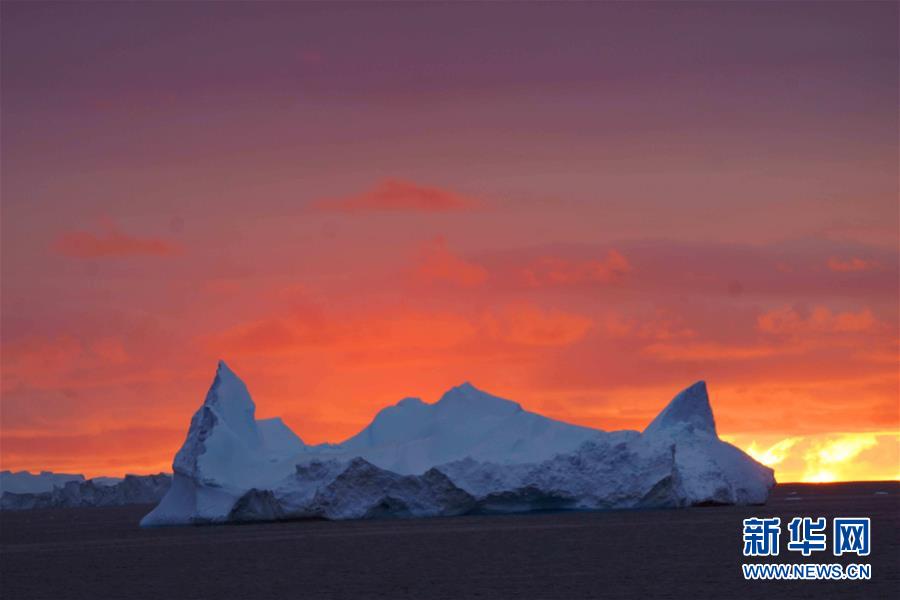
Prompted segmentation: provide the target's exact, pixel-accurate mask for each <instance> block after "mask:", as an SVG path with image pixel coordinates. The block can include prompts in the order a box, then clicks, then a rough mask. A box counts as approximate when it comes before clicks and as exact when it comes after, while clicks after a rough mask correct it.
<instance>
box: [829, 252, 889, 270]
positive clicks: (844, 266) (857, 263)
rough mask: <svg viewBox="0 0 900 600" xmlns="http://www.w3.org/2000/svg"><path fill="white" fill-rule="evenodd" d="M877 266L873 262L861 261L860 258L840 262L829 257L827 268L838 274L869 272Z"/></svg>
mask: <svg viewBox="0 0 900 600" xmlns="http://www.w3.org/2000/svg"><path fill="white" fill-rule="evenodd" d="M876 266H878V265H877V264H876V263H875V261H871V260H863V259H862V258H856V257H854V258H849V259H847V260H841V259H839V258H835V257H833V256H832V257H831V258H829V259H828V268H829V269H831V270H832V271H836V272H838V273H849V272H853V271H870V270H872V269H874V268H875V267H876Z"/></svg>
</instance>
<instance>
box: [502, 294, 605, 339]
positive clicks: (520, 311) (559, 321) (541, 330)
mask: <svg viewBox="0 0 900 600" xmlns="http://www.w3.org/2000/svg"><path fill="white" fill-rule="evenodd" d="M593 324H594V322H593V321H592V320H591V319H590V318H588V317H586V316H583V315H578V314H573V313H568V312H563V311H559V310H542V309H540V308H538V307H536V306H531V305H526V304H522V305H513V306H508V307H506V308H504V309H503V310H501V311H498V312H493V313H489V314H488V315H486V316H485V325H486V329H487V331H488V332H489V333H490V335H491V337H494V338H496V339H500V340H503V341H507V342H511V343H514V344H523V345H526V346H566V345H569V344H572V343H574V342H576V341H578V340H580V339H581V338H583V337H584V336H585V334H586V333H587V332H588V330H589V329H590V328H591V327H592V326H593Z"/></svg>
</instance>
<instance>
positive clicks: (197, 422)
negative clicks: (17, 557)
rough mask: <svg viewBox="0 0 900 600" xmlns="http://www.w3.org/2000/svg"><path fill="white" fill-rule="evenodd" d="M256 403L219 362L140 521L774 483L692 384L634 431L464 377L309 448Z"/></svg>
mask: <svg viewBox="0 0 900 600" xmlns="http://www.w3.org/2000/svg"><path fill="white" fill-rule="evenodd" d="M255 411H256V407H255V405H254V403H253V400H252V398H251V397H250V393H249V392H248V390H247V387H246V385H244V382H243V381H241V379H240V378H239V377H238V376H237V375H236V374H235V373H234V372H232V371H231V370H230V369H229V368H228V366H227V365H226V364H225V363H224V362H221V361H220V362H219V366H218V369H217V371H216V375H215V378H214V380H213V383H212V386H211V387H210V389H209V392H208V393H207V395H206V398H205V400H204V402H203V404H202V405H201V406H200V408H199V409H198V410H197V412H196V413H195V414H194V416H193V418H192V419H191V424H190V428H189V430H188V434H187V439H186V440H185V442H184V445H183V446H182V447H181V449H180V450H179V451H178V453H177V454H176V455H175V459H174V462H173V465H172V468H173V471H174V475H173V480H172V485H171V488H170V489H169V490H168V492H167V493H166V494H165V496H164V497H163V499H162V501H161V502H160V503H159V504H158V505H157V507H156V508H154V509H153V510H152V511H151V512H150V513H149V514H148V515H146V516H145V517H144V519H143V520H142V521H141V525H143V526H158V525H183V524H203V523H224V522H245V521H261V520H281V519H299V518H326V519H357V518H373V517H425V516H439V515H443V516H449V515H460V514H469V513H495V512H501V513H502V512H527V511H533V510H543V509H610V508H643V507H684V506H691V505H698V504H762V503H765V501H766V499H767V498H768V494H769V491H770V489H771V488H772V486H773V485H774V484H775V478H774V472H773V471H772V469H770V468H768V467H766V466H763V465H761V464H759V463H758V462H756V461H755V460H753V459H752V458H751V457H750V456H748V455H747V454H745V453H744V452H742V451H741V450H739V449H738V448H736V447H734V446H732V445H730V444H728V443H726V442H723V441H721V440H720V439H719V437H718V435H717V433H716V425H715V420H714V418H713V413H712V409H711V407H710V404H709V397H708V395H707V390H706V384H705V383H704V382H702V381H700V382H697V383H695V384H693V385H692V386H690V387H688V388H687V389H685V390H683V391H682V392H680V393H679V394H678V395H676V396H675V398H674V399H673V400H672V401H671V402H670V403H669V404H668V405H667V406H666V407H665V408H664V409H663V411H662V412H661V413H660V414H659V415H658V416H657V417H656V418H655V419H654V420H653V421H652V422H651V423H650V424H649V425H648V426H647V428H646V429H645V430H644V431H643V432H637V431H614V432H605V431H601V430H598V429H591V428H587V427H581V426H577V425H571V424H568V423H563V422H561V421H556V420H554V419H550V418H548V417H544V416H542V415H539V414H536V413H532V412H529V411H526V410H524V409H523V408H522V407H521V406H520V405H519V404H517V403H515V402H512V401H510V400H505V399H503V398H498V397H496V396H492V395H491V394H488V393H486V392H483V391H481V390H479V389H477V388H475V387H474V386H472V385H471V384H468V383H465V384H463V385H460V386H458V387H455V388H452V389H451V390H449V391H448V392H446V393H445V394H444V395H443V396H442V397H441V399H440V400H439V401H438V402H436V403H434V404H427V403H425V402H422V401H421V400H419V399H417V398H407V399H404V400H401V401H400V402H398V403H397V404H395V405H393V406H389V407H387V408H384V409H383V410H381V411H380V412H379V413H378V414H377V415H376V417H375V419H374V420H373V421H372V423H370V424H369V425H368V426H367V427H366V428H365V429H363V430H362V431H361V432H359V433H358V434H357V435H355V436H353V437H351V438H350V439H348V440H346V441H344V442H343V443H341V444H323V445H318V446H309V445H306V444H304V443H303V441H302V440H301V439H300V438H299V437H297V436H296V435H295V434H294V433H293V432H292V431H291V430H290V429H289V428H288V427H287V426H286V425H285V424H284V423H283V422H282V421H281V419H265V420H257V419H256V418H255Z"/></svg>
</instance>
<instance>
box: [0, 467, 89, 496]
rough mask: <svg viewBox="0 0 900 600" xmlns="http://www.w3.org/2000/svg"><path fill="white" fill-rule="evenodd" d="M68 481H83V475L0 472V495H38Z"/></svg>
mask: <svg viewBox="0 0 900 600" xmlns="http://www.w3.org/2000/svg"><path fill="white" fill-rule="evenodd" d="M69 481H84V475H81V474H74V473H52V472H50V471H41V472H40V473H37V474H34V473H29V472H28V471H16V472H12V471H0V494H3V493H6V492H9V493H11V494H40V493H43V492H51V491H53V488H55V487H61V486H63V485H65V484H66V483H67V482H69Z"/></svg>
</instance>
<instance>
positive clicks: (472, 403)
mask: <svg viewBox="0 0 900 600" xmlns="http://www.w3.org/2000/svg"><path fill="white" fill-rule="evenodd" d="M436 406H437V407H438V408H439V409H440V408H443V409H463V410H466V411H471V412H474V413H505V412H517V411H521V410H522V406H521V405H520V404H519V403H518V402H513V401H512V400H506V399H505V398H500V397H498V396H492V395H491V394H488V393H487V392H484V391H482V390H480V389H478V388H476V387H475V386H474V385H472V384H471V383H469V382H468V381H466V382H465V383H462V384H460V385H458V386H456V387H452V388H450V389H449V390H447V391H446V392H444V395H443V396H441V399H440V400H438V402H437V404H436Z"/></svg>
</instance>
